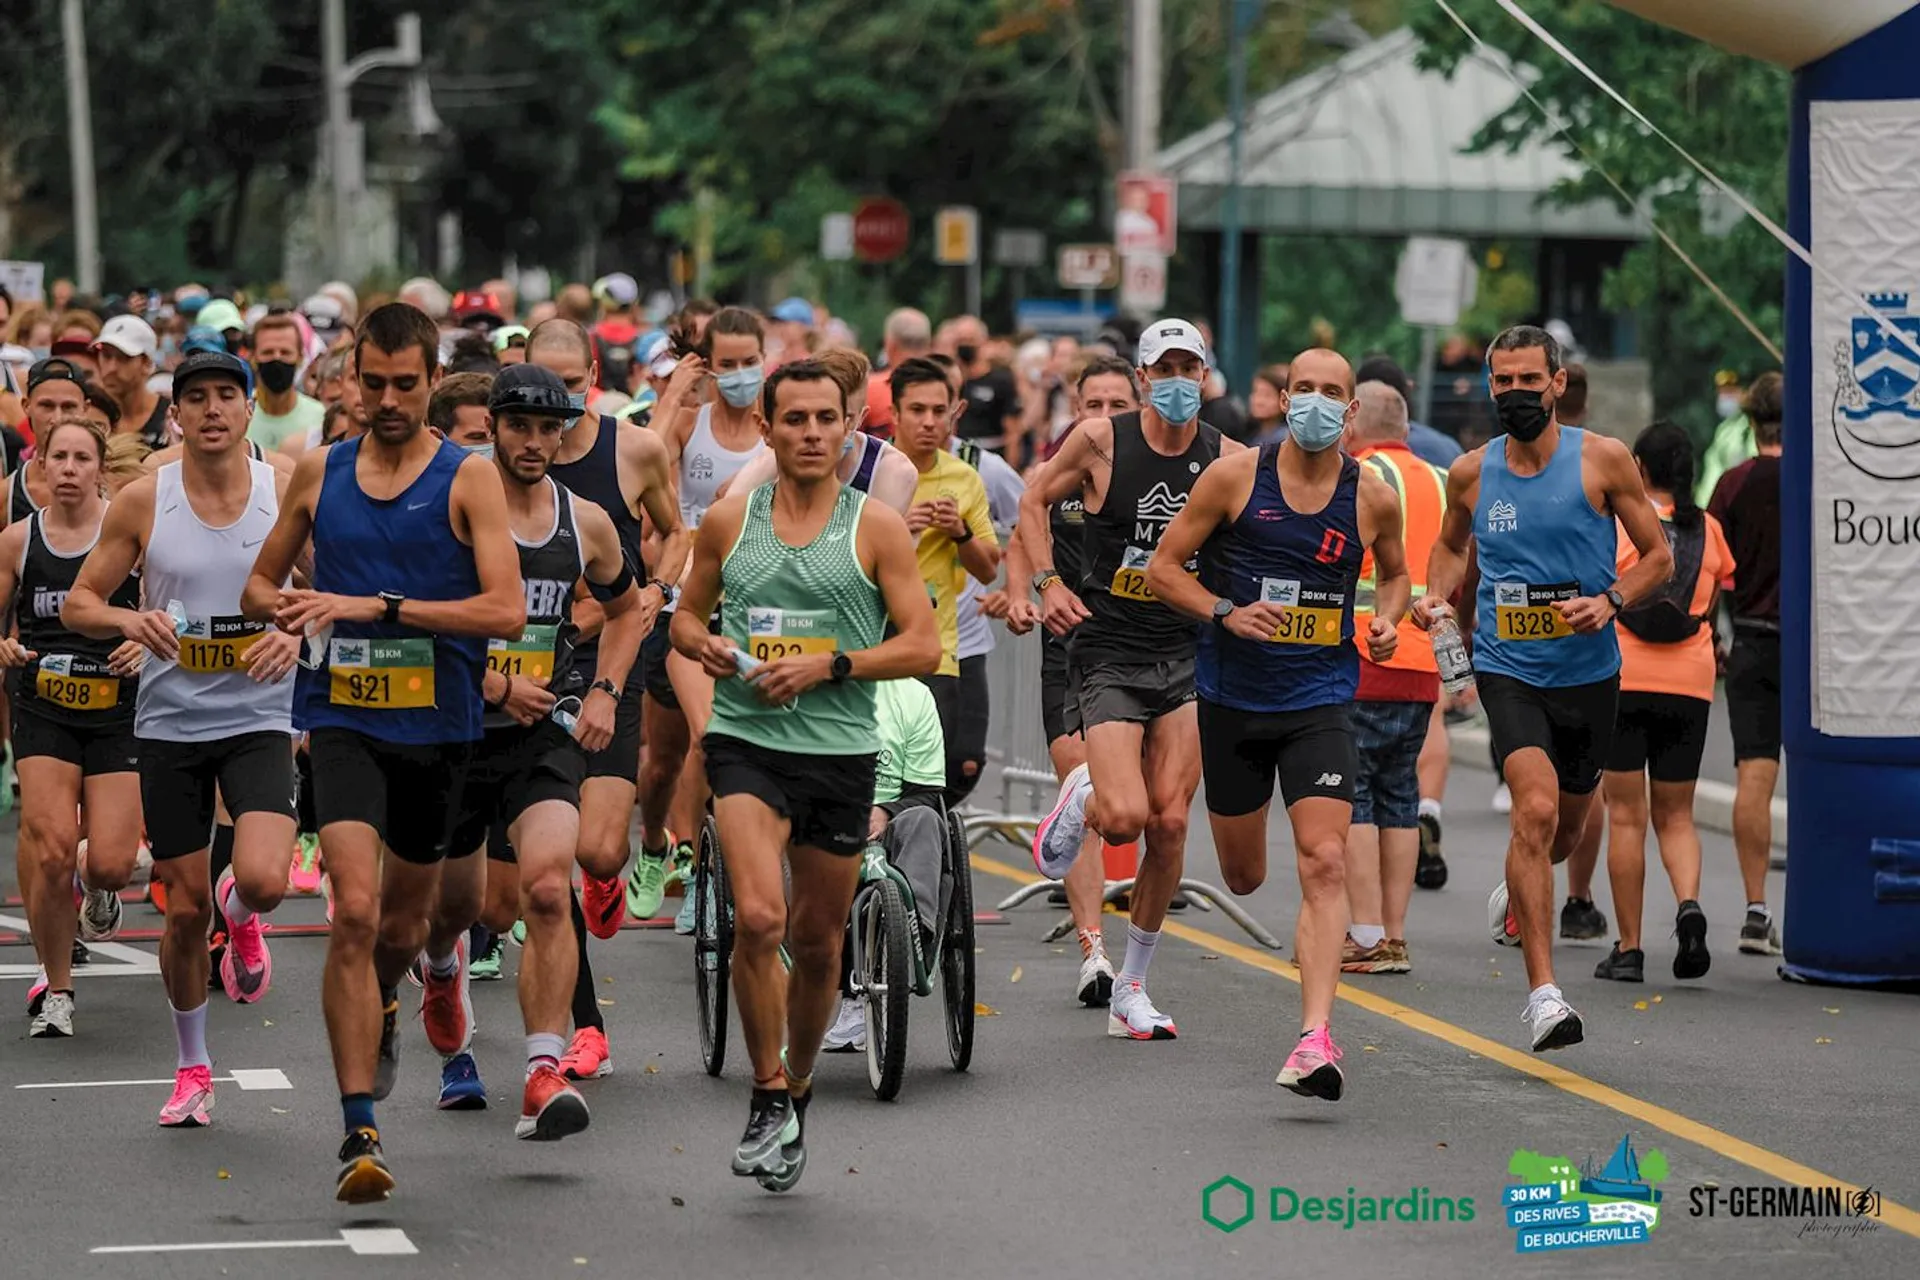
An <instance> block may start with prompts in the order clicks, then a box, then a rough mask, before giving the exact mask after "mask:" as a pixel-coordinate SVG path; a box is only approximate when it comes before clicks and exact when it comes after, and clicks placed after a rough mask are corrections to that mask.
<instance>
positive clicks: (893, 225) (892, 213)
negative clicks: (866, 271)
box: [853, 196, 913, 262]
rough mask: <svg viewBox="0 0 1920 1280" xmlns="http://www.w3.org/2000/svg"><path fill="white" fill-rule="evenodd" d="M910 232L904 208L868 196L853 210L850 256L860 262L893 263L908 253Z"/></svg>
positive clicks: (888, 200) (882, 197)
mask: <svg viewBox="0 0 1920 1280" xmlns="http://www.w3.org/2000/svg"><path fill="white" fill-rule="evenodd" d="M912 229H913V224H912V221H911V219H909V218H908V216H907V206H905V205H903V204H901V203H900V202H899V201H898V200H895V199H893V198H892V197H890V196H868V197H867V198H866V199H864V200H862V201H861V202H860V203H859V204H858V205H856V206H855V207H854V210H853V255H854V257H856V258H858V259H859V260H860V261H862V262H892V261H893V260H894V259H895V258H897V257H899V256H900V255H901V254H903V253H905V252H906V251H907V241H908V239H909V238H910V236H911V233H912Z"/></svg>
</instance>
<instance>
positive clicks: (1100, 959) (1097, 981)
mask: <svg viewBox="0 0 1920 1280" xmlns="http://www.w3.org/2000/svg"><path fill="white" fill-rule="evenodd" d="M1112 1000H1113V962H1112V961H1110V960H1108V959H1107V953H1106V952H1104V951H1096V952H1094V953H1093V954H1092V955H1090V956H1088V957H1087V958H1086V959H1085V960H1082V961H1081V962H1080V1003H1081V1004H1084V1005H1086V1006H1087V1007H1088V1008H1090V1009H1091V1008H1098V1007H1099V1006H1100V1005H1103V1004H1108V1003H1111V1002H1112Z"/></svg>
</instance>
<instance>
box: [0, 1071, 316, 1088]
mask: <svg viewBox="0 0 1920 1280" xmlns="http://www.w3.org/2000/svg"><path fill="white" fill-rule="evenodd" d="M213 1082H214V1083H215V1084H230V1085H234V1086H236V1087H238V1088H239V1089H240V1091H241V1092H243V1093H254V1092H259V1091H261V1090H267V1091H274V1090H287V1089H292V1088H293V1081H291V1080H289V1079H287V1073H286V1072H284V1071H281V1070H279V1069H278V1068H275V1067H236V1068H234V1070H233V1072H232V1074H230V1075H224V1076H215V1077H214V1078H213ZM172 1083H173V1078H172V1077H171V1076H169V1077H168V1078H167V1079H165V1080H45V1081H41V1082H40V1083H38V1084H17V1085H15V1086H13V1087H14V1088H15V1089H130V1088H135V1087H147V1086H151V1085H163V1084H172Z"/></svg>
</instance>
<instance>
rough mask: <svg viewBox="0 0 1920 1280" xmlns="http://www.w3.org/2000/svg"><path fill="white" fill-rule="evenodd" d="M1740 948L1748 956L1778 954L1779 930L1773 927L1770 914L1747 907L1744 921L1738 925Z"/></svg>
mask: <svg viewBox="0 0 1920 1280" xmlns="http://www.w3.org/2000/svg"><path fill="white" fill-rule="evenodd" d="M1740 950H1742V951H1744V952H1745V953H1746V954H1748V955H1750V956H1777V955H1779V954H1780V931H1779V930H1778V929H1776V928H1774V925H1773V917H1772V916H1771V915H1769V914H1767V913H1766V912H1765V911H1755V910H1753V909H1751V908H1749V909H1748V911H1747V919H1746V923H1745V924H1742V925H1741V926H1740Z"/></svg>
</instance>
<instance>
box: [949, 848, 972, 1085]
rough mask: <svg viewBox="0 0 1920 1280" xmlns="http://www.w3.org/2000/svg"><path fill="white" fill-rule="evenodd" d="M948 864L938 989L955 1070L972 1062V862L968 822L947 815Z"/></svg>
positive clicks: (962, 1068) (964, 1068) (959, 1069)
mask: <svg viewBox="0 0 1920 1280" xmlns="http://www.w3.org/2000/svg"><path fill="white" fill-rule="evenodd" d="M947 865H948V868H949V871H950V873H951V874H952V876H953V891H952V896H951V897H950V898H949V899H948V903H947V918H946V920H945V922H944V925H945V930H946V932H945V934H944V936H943V937H942V938H941V939H940V988H941V995H942V998H943V999H944V1001H945V1003H946V1013H947V1055H948V1056H949V1057H951V1058H952V1059H953V1069H954V1070H955V1071H965V1070H966V1069H967V1064H968V1063H970V1062H972V1061H973V977H974V959H975V957H974V954H973V945H974V943H973V863H972V861H971V859H969V858H968V856H967V824H966V821H965V819H963V818H961V816H960V815H959V814H957V813H951V812H950V813H948V814H947Z"/></svg>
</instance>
